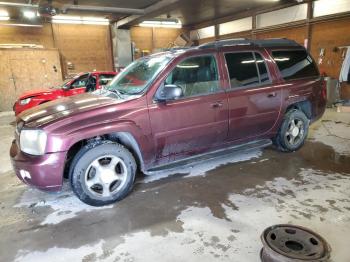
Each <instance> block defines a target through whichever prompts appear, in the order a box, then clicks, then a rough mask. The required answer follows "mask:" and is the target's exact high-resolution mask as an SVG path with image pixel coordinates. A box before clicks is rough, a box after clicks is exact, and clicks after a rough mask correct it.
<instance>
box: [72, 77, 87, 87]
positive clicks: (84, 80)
mask: <svg viewBox="0 0 350 262" xmlns="http://www.w3.org/2000/svg"><path fill="white" fill-rule="evenodd" d="M88 79H89V75H88V74H86V75H82V76H80V77H78V78H77V79H76V80H75V81H74V82H73V83H72V84H71V88H80V87H86V84H87V81H88Z"/></svg>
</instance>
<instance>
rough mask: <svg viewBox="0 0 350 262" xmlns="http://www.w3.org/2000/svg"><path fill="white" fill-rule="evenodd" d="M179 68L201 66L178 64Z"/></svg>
mask: <svg viewBox="0 0 350 262" xmlns="http://www.w3.org/2000/svg"><path fill="white" fill-rule="evenodd" d="M176 67H178V68H199V65H177V66H176Z"/></svg>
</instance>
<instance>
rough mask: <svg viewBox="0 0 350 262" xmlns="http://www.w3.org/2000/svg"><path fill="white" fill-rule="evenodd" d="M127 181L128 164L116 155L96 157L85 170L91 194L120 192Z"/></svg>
mask: <svg viewBox="0 0 350 262" xmlns="http://www.w3.org/2000/svg"><path fill="white" fill-rule="evenodd" d="M126 182H127V168H126V165H125V163H124V161H123V160H122V159H121V158H119V157H117V156H114V155H105V156H101V157H99V158H97V159H95V160H94V161H92V162H91V164H90V165H89V166H88V168H87V169H86V172H85V185H86V188H87V189H88V191H89V192H90V193H91V194H93V195H95V196H98V197H103V198H108V197H111V196H112V195H114V194H116V193H117V192H119V191H120V190H121V189H122V188H123V186H124V185H125V184H126Z"/></svg>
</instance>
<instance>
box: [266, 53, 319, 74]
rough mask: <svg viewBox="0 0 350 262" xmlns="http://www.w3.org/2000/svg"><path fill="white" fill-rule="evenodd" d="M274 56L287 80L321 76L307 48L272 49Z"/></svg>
mask: <svg viewBox="0 0 350 262" xmlns="http://www.w3.org/2000/svg"><path fill="white" fill-rule="evenodd" d="M272 57H273V59H274V61H275V62H276V64H277V67H278V69H279V70H280V72H281V74H282V77H283V79H285V80H291V79H300V78H306V77H317V76H319V72H318V69H317V67H316V65H315V62H314V61H313V59H312V58H311V56H310V55H309V54H308V53H307V52H306V51H305V50H285V51H272Z"/></svg>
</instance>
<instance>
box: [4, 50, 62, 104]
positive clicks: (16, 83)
mask: <svg viewBox="0 0 350 262" xmlns="http://www.w3.org/2000/svg"><path fill="white" fill-rule="evenodd" d="M0 72H1V78H0V111H7V110H11V109H12V106H13V104H14V102H15V101H16V100H17V98H18V97H19V96H20V95H21V94H23V93H24V92H26V91H29V90H34V89H45V88H50V87H52V86H56V85H57V84H59V83H61V82H62V72H61V65H60V58H59V53H58V50H56V49H51V50H49V49H46V50H45V49H2V50H0Z"/></svg>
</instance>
